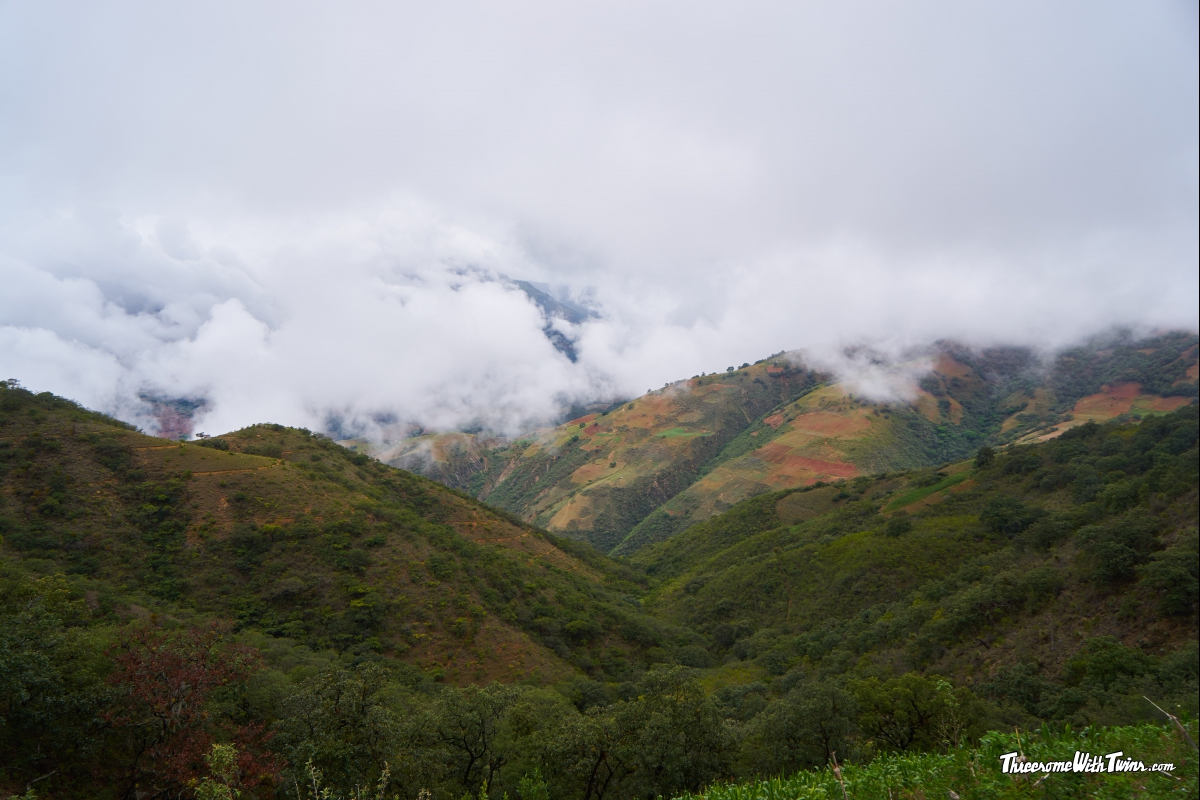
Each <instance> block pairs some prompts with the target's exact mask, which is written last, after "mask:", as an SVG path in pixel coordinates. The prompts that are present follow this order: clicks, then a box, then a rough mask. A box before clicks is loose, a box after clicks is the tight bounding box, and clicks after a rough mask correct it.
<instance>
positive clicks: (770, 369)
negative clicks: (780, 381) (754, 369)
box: [767, 367, 783, 375]
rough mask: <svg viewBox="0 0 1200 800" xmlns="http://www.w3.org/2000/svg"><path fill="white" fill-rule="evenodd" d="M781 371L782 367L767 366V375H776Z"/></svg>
mask: <svg viewBox="0 0 1200 800" xmlns="http://www.w3.org/2000/svg"><path fill="white" fill-rule="evenodd" d="M781 372H783V367H767V374H768V375H778V374H779V373H781Z"/></svg>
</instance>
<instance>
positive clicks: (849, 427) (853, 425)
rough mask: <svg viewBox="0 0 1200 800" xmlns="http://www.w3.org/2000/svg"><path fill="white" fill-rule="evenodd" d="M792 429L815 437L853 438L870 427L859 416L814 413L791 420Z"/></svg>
mask: <svg viewBox="0 0 1200 800" xmlns="http://www.w3.org/2000/svg"><path fill="white" fill-rule="evenodd" d="M792 427H793V428H795V429H796V430H798V431H801V432H803V433H811V434H813V435H815V436H853V435H854V434H857V433H862V432H863V431H865V430H866V429H867V428H870V427H871V423H870V421H869V420H867V418H866V417H864V416H862V415H861V414H853V415H848V414H834V413H830V412H828V411H814V412H811V413H808V414H804V415H802V416H799V417H796V419H794V420H792Z"/></svg>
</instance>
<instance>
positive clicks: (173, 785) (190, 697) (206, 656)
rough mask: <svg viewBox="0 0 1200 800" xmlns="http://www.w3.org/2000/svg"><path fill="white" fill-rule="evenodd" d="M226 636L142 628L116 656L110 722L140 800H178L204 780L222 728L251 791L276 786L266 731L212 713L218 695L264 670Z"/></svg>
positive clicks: (219, 631)
mask: <svg viewBox="0 0 1200 800" xmlns="http://www.w3.org/2000/svg"><path fill="white" fill-rule="evenodd" d="M226 634H227V631H226V629H225V628H223V627H221V626H219V625H216V624H214V625H210V626H208V627H205V628H188V629H182V630H175V631H160V630H155V629H152V628H140V629H137V630H135V631H134V632H133V634H132V635H131V636H129V637H128V638H127V639H126V640H125V641H124V642H123V643H122V644H121V645H119V646H118V647H116V648H114V649H113V650H111V651H110V652H109V655H110V657H111V658H112V660H113V662H114V664H115V668H114V669H113V671H112V673H111V674H110V675H109V677H108V683H109V685H110V686H112V687H113V690H114V693H115V702H114V704H113V706H112V707H111V708H110V709H109V710H108V711H107V712H106V713H105V714H104V719H105V721H106V722H107V723H108V724H109V725H110V726H111V728H112V729H114V731H115V732H116V733H117V734H118V735H119V737H120V739H121V740H122V744H123V747H122V748H121V749H122V750H123V751H124V754H125V757H124V758H123V759H122V760H121V763H119V764H118V768H119V769H120V771H121V772H123V773H124V781H125V783H126V785H127V786H128V787H129V788H128V791H130V792H132V791H134V787H136V792H137V794H138V796H139V797H169V796H176V795H177V794H178V793H179V792H180V791H182V789H183V787H185V786H188V785H189V784H192V783H193V782H194V781H196V780H198V779H199V776H200V774H201V772H202V771H203V770H204V766H205V765H204V758H205V755H206V754H207V753H209V751H210V747H211V745H212V742H213V735H214V733H216V731H217V730H218V729H220V728H222V727H223V728H224V729H225V730H224V733H225V734H226V735H230V736H231V737H232V738H233V740H234V741H235V742H236V743H237V744H238V750H239V752H240V755H239V763H238V769H239V771H240V773H241V776H242V784H243V785H244V786H246V787H247V788H253V787H254V786H257V785H259V784H260V783H264V782H265V783H270V782H273V780H274V778H275V777H276V775H277V774H278V772H279V768H280V767H279V765H278V763H277V762H276V761H275V760H274V758H272V757H270V756H267V755H260V752H261V750H262V748H263V747H264V745H265V743H266V740H267V739H269V738H270V737H269V736H267V735H264V733H263V730H262V727H261V726H260V725H255V724H246V725H240V726H239V725H236V724H234V723H233V722H232V721H231V720H222V719H221V716H222V715H220V714H219V713H212V712H213V709H211V708H210V707H209V701H210V699H211V698H212V696H213V695H214V694H215V693H217V692H218V691H219V690H226V689H232V690H235V691H236V690H237V689H239V688H244V687H245V684H246V681H247V680H248V679H249V677H250V676H251V675H252V674H253V673H255V672H256V671H258V670H259V669H261V662H260V660H259V658H258V654H257V653H256V652H255V651H253V650H251V649H250V648H248V647H243V646H241V645H235V644H231V643H229V642H227V641H226ZM222 722H224V725H222V724H221V723H222Z"/></svg>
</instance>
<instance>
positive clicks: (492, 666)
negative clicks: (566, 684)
mask: <svg viewBox="0 0 1200 800" xmlns="http://www.w3.org/2000/svg"><path fill="white" fill-rule="evenodd" d="M0 535H2V536H3V540H2V545H0V553H3V556H4V559H5V562H6V563H9V564H12V565H15V567H16V568H18V569H20V570H22V571H26V572H30V573H32V574H50V573H54V572H59V571H62V572H66V573H67V574H70V575H74V576H76V580H78V581H79V582H80V585H81V587H82V589H81V591H84V592H85V593H87V594H88V596H90V597H92V598H93V601H94V603H95V604H97V607H98V608H105V609H109V612H110V613H111V614H112V615H115V617H124V618H129V617H130V616H137V615H139V614H151V613H153V614H157V615H164V616H168V617H179V618H193V617H196V616H197V615H200V616H204V615H210V616H217V617H223V618H226V619H233V620H236V622H237V625H238V627H239V628H247V629H254V630H259V631H262V632H264V633H266V634H268V635H270V636H272V637H284V638H286V639H289V640H293V641H296V642H299V643H302V644H304V645H306V646H308V647H309V648H311V649H312V650H315V651H321V650H326V649H334V650H337V651H354V652H360V653H364V654H368V653H381V654H385V655H387V656H388V657H390V658H394V659H397V660H400V661H405V662H409V663H412V664H414V665H416V666H419V667H420V668H421V669H423V670H425V671H426V672H431V674H432V673H437V674H441V675H443V676H444V679H445V680H447V681H449V682H453V683H463V682H478V681H488V680H492V679H501V680H505V681H513V680H517V679H520V678H523V677H524V678H530V677H539V678H540V679H542V680H554V679H558V678H562V677H564V676H567V675H571V674H574V673H575V672H576V671H577V670H579V669H582V670H584V671H585V672H589V673H591V674H594V675H596V676H598V677H599V676H604V675H608V676H615V675H619V674H622V673H623V671H628V670H629V669H631V668H633V667H634V666H635V665H636V664H638V663H641V662H642V661H644V660H645V653H646V652H647V650H649V649H654V648H657V649H656V651H655V652H657V653H658V656H657V657H658V659H659V660H662V659H663V658H669V653H670V652H671V651H673V650H674V649H676V648H678V647H681V646H687V645H688V644H691V643H692V642H691V641H690V639H689V637H688V635H687V634H686V632H683V631H677V630H675V629H673V628H672V627H671V626H666V627H664V626H663V625H661V624H660V623H658V622H657V621H655V620H653V619H651V618H648V617H646V616H645V615H644V614H643V613H642V612H641V610H640V607H639V605H638V601H637V595H638V594H640V593H641V592H642V587H641V586H640V585H639V584H638V583H637V579H636V578H635V576H634V575H633V573H631V572H629V570H628V569H626V568H624V567H621V566H620V565H617V564H615V563H613V562H611V561H609V560H607V559H605V558H603V557H600V556H598V555H597V554H596V553H594V552H593V551H591V550H590V548H587V547H581V546H579V545H577V544H575V543H574V542H571V541H570V540H562V539H558V538H555V537H553V536H551V535H548V534H546V533H545V532H543V531H540V530H537V529H534V528H532V527H530V526H529V525H526V524H524V523H522V522H520V521H519V520H516V519H514V518H510V517H507V516H505V515H503V514H502V513H497V512H496V511H494V510H492V509H490V508H488V507H486V506H484V505H482V504H481V503H480V502H479V501H477V500H475V499H473V498H471V497H468V496H466V495H463V494H462V493H459V492H455V491H453V490H451V489H448V488H446V487H444V486H442V485H440V484H437V483H435V482H433V481H429V480H426V479H424V478H420V477H417V476H413V475H411V474H409V473H405V472H402V471H399V470H396V469H393V468H391V467H387V466H384V465H383V464H381V463H379V462H378V461H375V460H373V459H370V458H368V457H367V456H365V455H361V454H355V453H352V452H349V451H347V450H345V449H344V448H342V447H339V446H337V445H336V444H334V443H333V442H331V441H330V440H328V439H325V438H323V437H320V436H317V435H314V434H311V433H309V432H308V431H304V430H297V429H291V428H284V427H282V426H279V425H259V426H254V427H251V428H246V429H244V430H240V431H237V432H235V433H231V434H227V435H225V436H221V437H217V438H212V439H207V440H203V441H201V442H199V443H170V442H166V441H164V440H163V439H158V438H154V437H150V436H147V435H144V434H142V433H139V432H137V431H135V430H131V429H130V428H129V426H127V425H125V424H124V423H120V422H117V421H115V420H113V419H110V418H107V417H104V416H102V415H100V414H96V413H93V412H89V411H86V410H84V409H82V408H80V407H78V406H76V405H75V404H73V403H71V402H69V401H66V400H63V399H61V398H56V397H54V396H52V395H49V394H40V395H33V394H31V393H29V392H27V391H25V390H23V389H19V388H9V387H7V386H5V387H4V388H2V389H0ZM147 609H149V610H147ZM115 617H114V618H115Z"/></svg>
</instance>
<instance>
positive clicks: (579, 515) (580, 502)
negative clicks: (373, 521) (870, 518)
mask: <svg viewBox="0 0 1200 800" xmlns="http://www.w3.org/2000/svg"><path fill="white" fill-rule="evenodd" d="M820 379H821V376H818V375H816V374H814V373H812V372H810V371H808V370H806V369H803V368H798V367H795V366H793V365H791V364H790V363H789V362H787V361H785V360H782V359H777V360H775V361H771V362H763V363H760V364H757V365H754V366H746V367H743V368H742V369H740V370H735V371H733V372H729V373H726V374H723V375H713V376H703V377H696V378H693V379H691V380H688V381H684V382H681V383H679V384H676V385H673V386H670V387H667V388H666V389H663V390H661V391H658V392H652V393H650V394H647V395H645V396H643V397H640V398H638V399H637V400H636V401H633V402H630V403H626V404H625V405H622V406H620V407H619V408H617V409H615V410H613V411H611V412H608V413H603V414H588V415H586V416H583V417H581V418H579V419H575V420H571V421H570V422H568V423H566V424H564V425H560V426H559V427H557V428H554V429H552V430H549V431H542V432H540V433H539V434H538V435H537V436H535V437H532V438H529V439H522V440H518V441H516V442H513V443H512V444H511V445H509V446H508V447H507V448H504V449H502V450H493V451H490V452H489V453H488V454H487V457H488V458H489V459H491V460H490V461H488V462H487V463H488V470H487V472H486V473H483V478H482V486H481V489H480V491H481V494H480V496H482V497H483V498H484V499H486V500H487V502H489V503H492V504H494V505H497V506H499V507H501V508H505V509H508V510H510V511H513V512H514V513H517V514H519V515H521V516H522V517H523V518H525V519H527V520H529V521H531V522H534V523H536V524H538V525H543V526H545V527H547V528H549V529H551V530H556V531H561V532H563V533H566V534H567V535H569V536H571V537H574V538H579V539H583V540H585V541H588V542H590V543H591V544H593V545H595V546H596V547H597V548H599V549H601V550H609V549H611V548H612V547H613V546H614V545H616V544H617V543H618V542H620V541H621V540H622V539H623V538H624V537H625V536H626V535H627V534H628V533H629V531H630V530H631V529H632V528H633V527H634V525H636V524H637V523H638V522H639V521H641V520H642V519H643V518H644V517H645V516H646V515H647V514H649V513H650V512H651V511H653V510H654V509H655V508H656V507H657V506H659V505H660V504H662V503H663V502H665V501H666V500H669V499H670V498H672V497H674V496H675V495H676V494H677V493H678V492H679V491H681V490H682V489H684V488H686V487H687V486H689V485H690V484H691V483H692V482H693V481H694V480H695V479H696V477H697V476H698V475H699V474H700V472H701V470H702V468H703V467H704V466H705V465H706V464H707V463H708V462H709V461H710V460H712V458H713V457H714V456H716V455H717V454H718V453H719V452H720V451H721V449H722V448H723V447H724V446H725V445H726V444H728V443H729V442H730V441H731V440H733V439H734V438H735V437H736V436H737V435H738V434H739V433H740V432H741V431H742V430H744V429H745V428H746V427H748V426H750V425H752V424H753V423H754V421H755V420H756V419H758V418H760V417H761V416H763V415H764V414H765V413H767V412H768V411H770V410H771V409H773V408H775V407H777V406H778V405H779V404H780V403H786V402H788V401H790V400H792V399H794V398H795V397H797V396H799V395H801V394H803V393H804V392H806V391H810V390H811V389H813V388H814V387H815V386H816V385H817V384H818V382H819V380H820Z"/></svg>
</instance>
